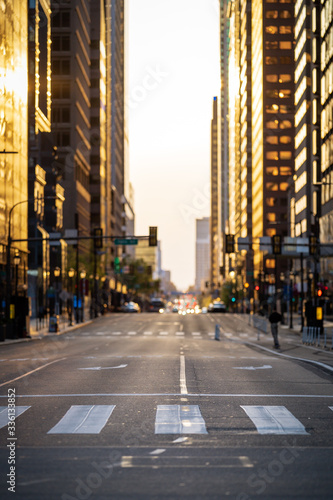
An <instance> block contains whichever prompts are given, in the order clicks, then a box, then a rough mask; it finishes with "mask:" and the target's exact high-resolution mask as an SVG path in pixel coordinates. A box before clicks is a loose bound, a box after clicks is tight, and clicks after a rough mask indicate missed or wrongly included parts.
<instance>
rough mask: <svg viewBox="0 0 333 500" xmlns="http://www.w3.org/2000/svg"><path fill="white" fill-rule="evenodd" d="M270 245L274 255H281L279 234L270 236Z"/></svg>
mask: <svg viewBox="0 0 333 500" xmlns="http://www.w3.org/2000/svg"><path fill="white" fill-rule="evenodd" d="M272 247H273V254H274V255H281V247H282V238H281V236H280V235H279V234H275V235H274V236H272Z"/></svg>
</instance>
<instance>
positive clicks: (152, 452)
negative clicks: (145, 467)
mask: <svg viewBox="0 0 333 500" xmlns="http://www.w3.org/2000/svg"><path fill="white" fill-rule="evenodd" d="M165 451H166V450H165V449H163V448H158V449H157V450H154V451H151V452H150V453H149V455H161V454H162V453H164V452H165Z"/></svg>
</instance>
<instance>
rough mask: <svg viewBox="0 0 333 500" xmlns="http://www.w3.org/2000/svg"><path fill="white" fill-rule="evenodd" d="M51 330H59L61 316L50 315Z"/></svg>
mask: <svg viewBox="0 0 333 500" xmlns="http://www.w3.org/2000/svg"><path fill="white" fill-rule="evenodd" d="M49 332H59V316H50V323H49Z"/></svg>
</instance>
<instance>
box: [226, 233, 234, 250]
mask: <svg viewBox="0 0 333 500" xmlns="http://www.w3.org/2000/svg"><path fill="white" fill-rule="evenodd" d="M234 252H235V235H234V234H226V235H225V253H234Z"/></svg>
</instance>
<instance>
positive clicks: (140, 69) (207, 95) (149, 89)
mask: <svg viewBox="0 0 333 500" xmlns="http://www.w3.org/2000/svg"><path fill="white" fill-rule="evenodd" d="M128 5H129V12H128V21H129V25H128V29H129V32H128V44H129V46H128V48H129V52H128V69H129V74H128V111H129V141H130V178H131V181H132V183H133V185H134V190H135V205H134V207H135V213H136V234H138V235H145V234H148V227H149V226H158V238H159V240H161V245H162V267H163V269H165V270H170V271H171V279H172V281H173V282H174V283H175V285H176V286H177V287H179V288H180V289H185V288H187V287H188V286H189V285H192V284H194V280H195V219H196V218H200V217H205V216H208V215H209V213H210V122H211V118H212V101H213V97H214V96H215V95H219V88H220V79H219V57H220V56H219V10H218V5H219V2H218V0H129V2H128Z"/></svg>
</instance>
